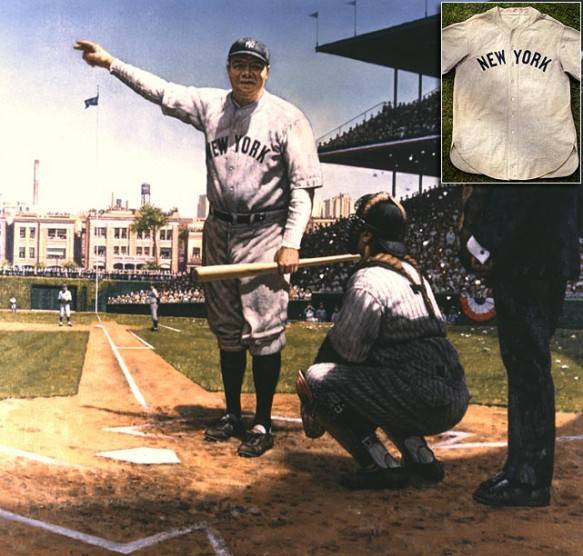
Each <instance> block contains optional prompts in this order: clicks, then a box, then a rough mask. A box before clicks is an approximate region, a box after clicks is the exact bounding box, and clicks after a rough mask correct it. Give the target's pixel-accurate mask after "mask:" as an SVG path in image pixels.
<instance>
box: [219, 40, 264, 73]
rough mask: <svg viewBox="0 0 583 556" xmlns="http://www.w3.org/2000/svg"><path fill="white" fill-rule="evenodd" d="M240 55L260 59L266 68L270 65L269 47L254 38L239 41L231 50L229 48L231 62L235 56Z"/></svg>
mask: <svg viewBox="0 0 583 556" xmlns="http://www.w3.org/2000/svg"><path fill="white" fill-rule="evenodd" d="M238 54H246V55H247V56H254V57H255V58H259V59H260V60H261V61H262V62H263V63H264V64H265V65H266V66H268V65H269V50H268V49H267V46H265V44H263V43H262V42H261V41H258V40H257V39H254V38H252V37H243V38H242V39H237V40H236V41H235V42H234V43H233V44H232V45H231V48H229V56H228V59H229V60H231V58H232V57H233V56H237V55H238Z"/></svg>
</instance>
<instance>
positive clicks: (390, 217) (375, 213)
mask: <svg viewBox="0 0 583 556" xmlns="http://www.w3.org/2000/svg"><path fill="white" fill-rule="evenodd" d="M354 208H355V213H354V214H353V215H351V216H350V223H349V230H348V243H349V244H348V251H349V252H350V253H358V238H359V237H360V234H361V233H362V232H363V231H364V230H369V231H370V232H371V233H372V235H373V240H372V246H373V248H374V249H375V250H376V251H379V252H383V253H390V254H391V255H395V256H396V257H403V256H404V255H405V254H406V252H407V250H406V248H405V244H404V243H403V241H404V239H405V233H406V231H407V213H406V212H405V209H404V208H403V206H402V205H401V203H399V201H397V200H396V199H394V198H393V197H391V196H390V195H389V194H388V193H384V192H380V193H372V194H368V195H363V196H362V197H361V198H360V199H358V201H356V203H355V205H354Z"/></svg>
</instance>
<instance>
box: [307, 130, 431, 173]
mask: <svg viewBox="0 0 583 556" xmlns="http://www.w3.org/2000/svg"><path fill="white" fill-rule="evenodd" d="M439 141H440V138H439V135H428V136H425V137H415V138H411V139H399V140H398V141H384V142H382V143H375V144H373V145H362V146H357V147H346V148H340V149H335V150H331V151H324V152H321V151H320V152H319V153H318V155H319V157H320V162H323V163H329V164H343V165H346V166H359V167H361V168H376V169H377V170H391V171H392V170H395V171H397V172H405V173H408V174H423V175H424V176H439V156H440V155H439V152H440V150H439Z"/></svg>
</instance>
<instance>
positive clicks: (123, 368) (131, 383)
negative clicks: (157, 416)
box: [101, 324, 150, 411]
mask: <svg viewBox="0 0 583 556" xmlns="http://www.w3.org/2000/svg"><path fill="white" fill-rule="evenodd" d="M101 328H102V329H103V333H104V334H105V337H106V338H107V341H108V342H109V345H110V347H111V350H112V351H113V355H114V356H115V359H116V361H117V364H118V365H119V367H120V369H121V372H122V373H123V375H124V377H125V379H126V381H127V383H128V386H129V387H130V390H131V391H132V394H133V395H134V398H136V400H137V401H138V403H139V404H140V405H141V406H142V407H143V408H144V409H145V410H146V411H149V410H150V407H149V406H148V404H147V403H146V400H145V399H144V396H142V393H141V392H140V389H139V388H138V385H137V384H136V381H135V380H134V377H133V376H132V374H131V373H130V370H129V369H128V366H127V365H126V363H125V361H124V360H123V357H122V356H121V354H120V353H119V351H118V349H117V346H116V345H115V344H114V343H113V340H112V339H111V336H110V335H109V332H108V331H107V328H106V327H105V325H104V324H102V325H101Z"/></svg>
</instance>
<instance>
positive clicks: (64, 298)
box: [58, 284, 73, 326]
mask: <svg viewBox="0 0 583 556" xmlns="http://www.w3.org/2000/svg"><path fill="white" fill-rule="evenodd" d="M72 300H73V296H72V295H71V292H70V291H69V289H68V288H67V286H66V284H63V285H62V286H61V290H60V291H59V295H58V301H59V326H63V318H64V317H67V326H73V324H72V323H71V301H72Z"/></svg>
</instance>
